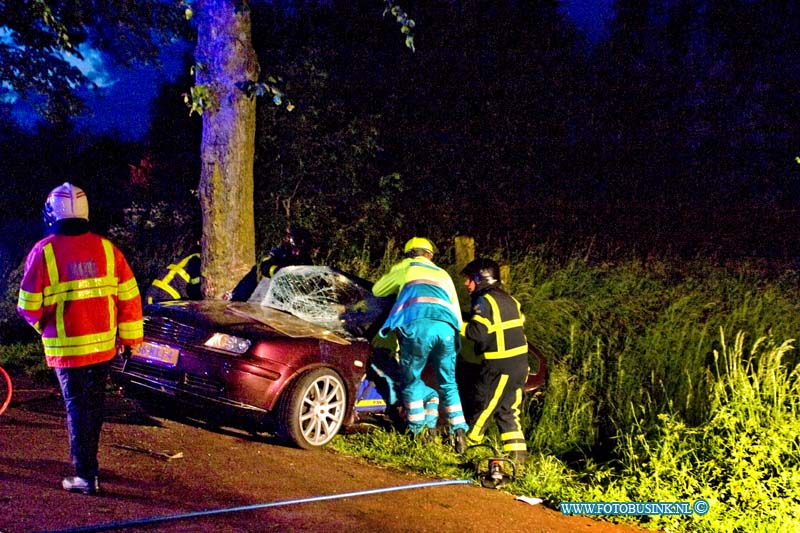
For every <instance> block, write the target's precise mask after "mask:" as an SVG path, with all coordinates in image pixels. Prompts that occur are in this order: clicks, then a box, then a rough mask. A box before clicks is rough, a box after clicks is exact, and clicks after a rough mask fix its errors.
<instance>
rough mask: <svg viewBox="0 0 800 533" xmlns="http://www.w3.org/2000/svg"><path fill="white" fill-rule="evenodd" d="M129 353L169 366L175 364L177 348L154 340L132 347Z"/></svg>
mask: <svg viewBox="0 0 800 533" xmlns="http://www.w3.org/2000/svg"><path fill="white" fill-rule="evenodd" d="M131 355H133V356H134V357H141V358H142V359H147V360H148V361H153V362H156V363H163V364H165V365H169V366H175V365H176V364H177V363H178V350H176V349H175V348H172V347H170V346H165V345H163V344H156V343H154V342H143V343H142V344H140V345H139V346H136V347H135V348H134V349H133V351H132V352H131Z"/></svg>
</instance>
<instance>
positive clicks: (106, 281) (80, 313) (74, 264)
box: [17, 232, 143, 368]
mask: <svg viewBox="0 0 800 533" xmlns="http://www.w3.org/2000/svg"><path fill="white" fill-rule="evenodd" d="M17 311H18V312H19V314H20V315H21V316H22V317H23V318H24V319H25V320H26V321H27V322H28V323H29V324H31V325H32V326H33V327H34V328H35V329H36V331H38V332H39V333H40V334H41V336H42V344H43V345H44V353H45V357H46V359H47V364H48V366H50V367H55V368H71V367H80V366H87V365H91V364H95V363H101V362H104V361H108V360H109V359H111V358H112V357H113V356H114V353H115V351H116V345H117V344H118V343H119V344H127V345H135V344H139V343H141V342H142V338H143V326H142V301H141V297H140V295H139V288H138V286H137V284H136V278H135V277H134V275H133V272H132V271H131V268H130V266H129V265H128V262H127V261H126V260H125V257H124V256H123V255H122V252H120V251H119V250H118V249H117V248H116V246H114V245H113V244H112V243H111V242H110V241H108V240H107V239H105V238H103V237H100V236H99V235H95V234H93V233H89V232H87V233H83V234H80V235H60V234H56V235H50V236H48V237H46V238H45V239H42V240H41V241H39V242H38V243H36V245H34V247H33V249H32V250H31V251H30V253H29V254H28V258H27V260H26V262H25V273H24V275H23V278H22V283H21V284H20V291H19V300H18V302H17ZM118 338H119V341H117V339H118Z"/></svg>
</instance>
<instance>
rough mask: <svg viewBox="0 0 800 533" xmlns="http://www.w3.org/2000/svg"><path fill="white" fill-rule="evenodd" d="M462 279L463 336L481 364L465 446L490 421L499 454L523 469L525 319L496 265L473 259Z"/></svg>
mask: <svg viewBox="0 0 800 533" xmlns="http://www.w3.org/2000/svg"><path fill="white" fill-rule="evenodd" d="M462 274H464V276H465V280H464V285H466V287H467V290H468V291H469V293H470V297H471V302H472V314H471V316H470V318H469V320H468V321H467V322H464V325H463V326H462V328H461V333H462V335H463V336H464V337H465V338H467V339H469V340H471V341H473V342H474V350H475V355H476V356H479V357H480V356H482V359H483V362H482V363H481V369H480V376H479V377H478V380H477V382H476V383H475V385H474V387H475V388H474V391H473V394H474V400H475V412H474V413H473V415H472V417H471V418H470V419H469V426H470V429H469V432H468V433H467V443H468V444H470V445H474V444H479V443H481V442H482V441H483V439H484V434H485V433H486V428H487V425H488V424H489V423H490V422H491V419H492V418H494V420H495V421H496V422H497V427H498V428H499V429H500V440H501V441H502V447H503V451H504V452H506V453H507V454H508V455H509V457H511V459H512V460H513V461H514V462H515V463H517V464H518V465H522V464H523V463H524V462H525V459H526V457H527V446H526V444H525V435H524V434H523V433H522V426H521V424H520V417H519V416H520V410H519V408H520V404H521V403H522V391H523V387H524V386H525V380H526V379H527V377H528V341H527V339H526V338H525V332H524V330H523V324H524V322H525V317H524V316H523V314H522V311H521V310H520V305H519V302H518V301H517V300H516V299H515V298H514V297H513V296H511V295H510V294H508V293H507V292H506V291H505V289H504V288H503V285H502V284H501V283H500V267H499V266H498V265H497V263H496V262H494V261H492V260H491V259H484V258H478V259H475V260H474V261H472V262H470V263H469V264H467V266H466V267H464V270H463V271H462ZM465 394H468V393H465Z"/></svg>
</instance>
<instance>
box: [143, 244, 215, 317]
mask: <svg viewBox="0 0 800 533" xmlns="http://www.w3.org/2000/svg"><path fill="white" fill-rule="evenodd" d="M202 299H203V292H202V288H201V286H200V247H199V246H195V247H194V248H193V249H192V251H191V253H190V254H189V255H187V256H186V257H184V258H183V259H181V260H180V261H178V262H177V263H173V264H170V265H168V266H167V271H166V272H165V273H164V275H163V276H161V277H160V278H158V279H155V280H153V283H152V284H151V285H150V287H149V288H148V289H147V294H146V296H145V301H146V302H147V303H148V304H151V303H153V302H161V301H163V300H202Z"/></svg>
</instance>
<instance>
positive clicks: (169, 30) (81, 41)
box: [0, 0, 181, 123]
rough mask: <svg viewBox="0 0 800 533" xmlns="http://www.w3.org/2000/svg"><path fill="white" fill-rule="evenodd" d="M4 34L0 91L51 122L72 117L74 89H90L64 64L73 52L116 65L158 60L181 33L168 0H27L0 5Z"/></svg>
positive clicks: (76, 102) (76, 104)
mask: <svg viewBox="0 0 800 533" xmlns="http://www.w3.org/2000/svg"><path fill="white" fill-rule="evenodd" d="M0 20H2V25H3V27H4V29H5V30H6V32H5V34H4V42H3V45H2V46H0V94H2V93H5V92H7V91H8V90H9V89H10V90H11V91H13V96H14V97H15V98H16V97H20V98H23V99H26V100H28V101H29V102H30V103H31V104H32V105H34V106H35V107H36V108H37V109H38V110H39V111H40V113H41V114H42V116H43V117H45V118H46V119H48V120H49V121H50V122H52V123H62V122H64V120H65V119H67V118H68V117H70V116H74V115H76V114H78V113H79V112H80V111H81V110H82V108H83V103H82V101H81V99H80V97H79V96H78V93H79V92H80V91H81V90H85V89H87V88H91V87H93V86H94V84H93V82H91V80H89V79H88V78H87V77H86V75H84V74H83V73H82V72H81V71H80V70H79V69H78V68H77V67H75V66H73V65H72V64H70V62H69V60H71V59H74V58H78V59H82V55H81V49H82V48H81V47H82V45H88V46H91V47H92V48H95V49H99V50H103V51H104V52H106V54H105V58H106V59H108V60H111V61H113V62H115V63H117V64H122V65H128V64H131V63H133V62H140V63H152V62H157V61H158V55H159V53H160V51H161V46H162V45H163V44H166V43H169V42H171V41H172V40H173V39H174V38H175V37H176V36H178V35H180V34H181V27H180V25H179V22H180V16H179V14H178V13H177V10H175V9H174V6H172V5H170V3H169V2H141V1H138V0H102V1H98V0H92V1H86V0H59V1H53V0H34V1H32V2H2V3H0Z"/></svg>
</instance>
